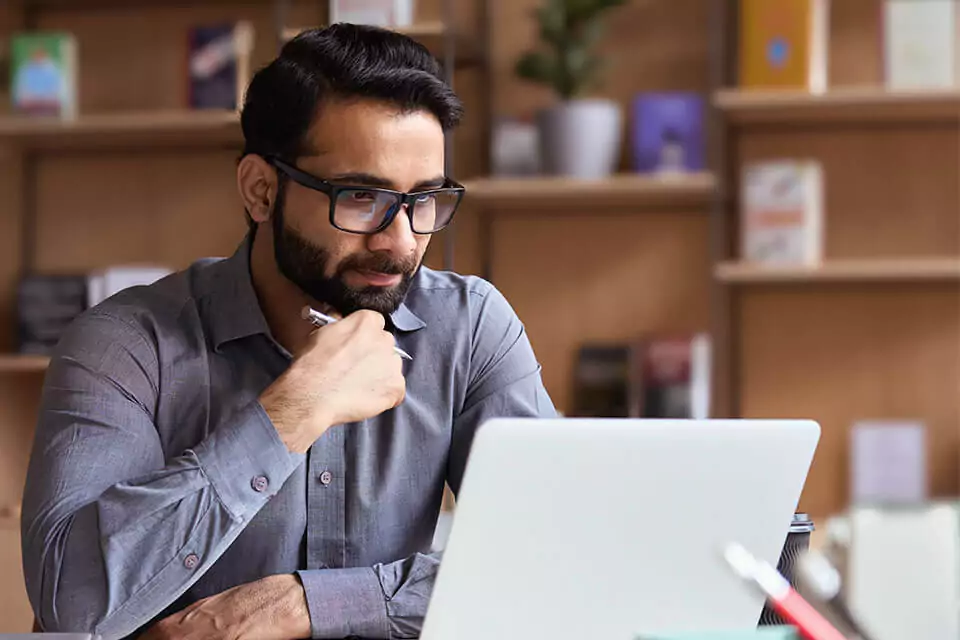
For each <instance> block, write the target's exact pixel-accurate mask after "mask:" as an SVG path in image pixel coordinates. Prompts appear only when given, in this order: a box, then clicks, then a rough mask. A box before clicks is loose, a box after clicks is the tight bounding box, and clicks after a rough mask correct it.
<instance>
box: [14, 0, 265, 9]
mask: <svg viewBox="0 0 960 640" xmlns="http://www.w3.org/2000/svg"><path fill="white" fill-rule="evenodd" d="M272 1H273V0H260V2H262V3H263V4H267V3H268V2H272ZM22 2H23V6H24V7H25V8H27V9H31V10H41V9H75V10H78V11H88V10H91V9H117V8H143V7H158V8H165V9H166V8H170V7H193V6H196V5H218V4H220V5H229V4H236V0H22Z"/></svg>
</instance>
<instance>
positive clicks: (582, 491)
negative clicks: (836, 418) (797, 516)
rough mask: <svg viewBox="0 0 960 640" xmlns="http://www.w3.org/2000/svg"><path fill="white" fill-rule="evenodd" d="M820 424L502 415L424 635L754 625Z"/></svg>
mask: <svg viewBox="0 0 960 640" xmlns="http://www.w3.org/2000/svg"><path fill="white" fill-rule="evenodd" d="M819 438H820V427H819V425H818V424H817V423H815V422H812V421H802V420H634V419H594V418H589V419H587V418H582V419H581V418H560V419H548V420H541V419H526V418H525V419H495V420H491V421H489V422H487V423H485V424H484V425H483V426H482V427H481V428H480V429H479V430H478V432H477V435H476V437H475V440H474V443H473V446H472V449H471V454H470V458H469V460H468V462H467V468H466V471H465V476H464V479H463V483H462V486H461V491H460V495H459V498H458V500H457V507H456V515H455V516H454V518H453V523H452V526H451V528H450V531H449V537H448V538H447V541H446V547H445V550H444V556H443V560H442V562H441V565H440V568H439V573H438V575H437V578H436V582H435V584H434V590H433V594H432V596H431V601H430V604H429V607H428V610H427V615H426V618H425V620H424V627H423V630H422V634H421V636H420V637H421V640H451V639H454V640H491V639H492V638H496V639H497V640H512V639H516V640H521V639H522V640H538V639H543V640H585V639H588V638H595V639H597V640H638V639H640V638H644V639H645V638H647V637H652V638H656V637H657V635H658V634H676V633H685V632H698V631H704V630H723V631H726V630H736V629H740V630H742V629H750V628H754V627H756V625H757V622H758V620H759V618H760V613H761V611H762V609H763V602H764V600H763V598H762V596H760V595H758V594H757V593H755V591H754V590H753V589H751V588H750V587H749V586H748V585H745V584H743V583H742V582H741V581H740V579H738V578H736V577H735V576H734V574H733V572H732V571H730V569H729V568H728V567H727V565H726V564H725V563H724V560H723V555H722V550H723V547H724V546H725V545H726V544H728V543H730V542H738V543H740V544H742V545H744V546H745V547H746V548H747V549H748V550H750V551H751V552H752V553H753V554H755V555H756V556H757V557H758V558H761V559H763V560H766V561H767V562H769V563H771V564H772V565H774V566H776V564H777V560H778V559H779V557H780V552H781V549H782V547H783V544H784V541H785V540H786V536H787V533H788V530H789V527H790V521H791V518H792V516H793V513H794V512H795V510H796V508H797V506H798V502H799V499H800V494H801V492H802V490H803V486H804V482H805V480H806V477H807V472H808V470H809V468H810V465H811V462H812V459H813V456H814V452H815V450H816V447H817V443H818V441H819Z"/></svg>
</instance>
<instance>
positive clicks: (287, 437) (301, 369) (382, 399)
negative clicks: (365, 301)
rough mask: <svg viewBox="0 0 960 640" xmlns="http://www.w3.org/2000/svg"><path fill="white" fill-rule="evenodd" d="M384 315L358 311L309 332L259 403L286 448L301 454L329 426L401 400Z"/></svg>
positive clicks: (399, 370)
mask: <svg viewBox="0 0 960 640" xmlns="http://www.w3.org/2000/svg"><path fill="white" fill-rule="evenodd" d="M394 345H395V343H394V339H393V336H392V335H390V333H388V332H387V331H385V330H384V318H383V316H382V315H380V314H379V313H377V312H374V311H368V310H361V311H357V312H356V313H353V314H350V315H349V316H347V317H346V318H344V319H343V320H340V321H338V322H335V323H333V324H330V325H327V326H325V327H322V328H320V329H317V330H316V331H314V332H313V333H311V334H310V338H309V340H308V342H307V345H306V347H305V348H304V349H303V350H302V351H301V352H300V353H298V354H296V358H295V360H294V362H293V364H291V365H290V368H289V369H287V371H286V372H284V374H283V375H281V376H280V377H279V378H278V379H277V380H276V381H275V382H274V383H273V384H272V385H270V386H269V387H267V389H266V390H264V392H263V393H262V394H261V395H260V404H261V405H263V408H264V410H266V412H267V415H268V416H270V420H271V421H272V422H273V425H274V427H276V429H277V432H278V433H279V434H280V438H281V439H282V440H283V442H284V444H286V445H287V448H288V449H289V450H290V451H293V452H296V453H305V452H306V451H307V449H309V448H310V446H311V445H312V444H313V443H314V441H315V440H316V439H317V438H319V437H320V436H321V435H323V433H324V432H325V431H326V430H327V429H329V428H330V427H331V426H333V425H336V424H342V423H345V422H357V421H360V420H365V419H367V418H372V417H374V416H377V415H379V414H381V413H383V412H384V411H387V410H388V409H392V408H394V407H396V406H397V405H398V404H400V402H402V401H403V398H404V395H405V393H406V383H405V381H404V379H403V366H402V361H401V359H400V356H398V355H397V354H396V353H395V352H394V350H393V347H394Z"/></svg>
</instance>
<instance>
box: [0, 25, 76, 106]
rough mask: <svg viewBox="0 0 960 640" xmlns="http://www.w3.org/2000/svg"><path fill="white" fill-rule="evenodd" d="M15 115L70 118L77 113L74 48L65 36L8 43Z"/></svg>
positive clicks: (24, 36) (24, 37) (22, 37)
mask: <svg viewBox="0 0 960 640" xmlns="http://www.w3.org/2000/svg"><path fill="white" fill-rule="evenodd" d="M10 58H11V65H12V66H11V72H10V79H11V87H10V94H11V98H12V101H13V104H12V108H13V111H14V112H15V113H20V114H26V115H43V116H58V117H61V118H72V117H74V116H75V115H76V113H77V44H76V40H75V39H74V37H73V36H72V35H70V34H67V33H54V32H47V33H44V32H37V33H19V34H15V35H14V36H13V37H12V38H11V40H10Z"/></svg>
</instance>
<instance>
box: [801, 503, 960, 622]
mask: <svg viewBox="0 0 960 640" xmlns="http://www.w3.org/2000/svg"><path fill="white" fill-rule="evenodd" d="M823 552H824V554H825V556H826V557H827V558H828V559H829V560H830V562H831V563H832V564H833V565H834V566H835V567H836V568H837V569H838V571H839V573H840V575H841V576H842V584H843V586H842V589H841V593H842V598H843V602H844V604H845V607H846V609H847V610H848V611H849V614H850V615H851V616H852V617H853V618H855V619H856V620H857V621H858V622H859V624H860V625H862V627H863V629H864V631H865V632H866V633H867V634H869V635H870V638H871V639H872V640H955V639H956V638H960V503H955V502H929V503H926V504H923V505H918V506H886V507H854V508H852V509H851V510H850V511H849V512H848V513H847V514H846V515H844V516H841V517H837V518H834V519H832V520H831V521H830V522H829V523H828V524H827V543H826V546H825V548H824V550H823ZM801 562H803V560H802V561H801Z"/></svg>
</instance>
